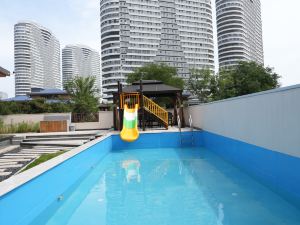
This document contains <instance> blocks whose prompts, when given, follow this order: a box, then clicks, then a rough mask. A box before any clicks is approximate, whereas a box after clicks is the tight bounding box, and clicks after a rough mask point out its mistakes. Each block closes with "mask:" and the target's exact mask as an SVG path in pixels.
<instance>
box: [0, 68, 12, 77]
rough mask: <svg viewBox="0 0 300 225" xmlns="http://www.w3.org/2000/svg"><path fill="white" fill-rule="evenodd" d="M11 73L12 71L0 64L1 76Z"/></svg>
mask: <svg viewBox="0 0 300 225" xmlns="http://www.w3.org/2000/svg"><path fill="white" fill-rule="evenodd" d="M9 75H10V72H9V71H8V70H6V69H4V68H3V67H1V66H0V77H7V76H9Z"/></svg>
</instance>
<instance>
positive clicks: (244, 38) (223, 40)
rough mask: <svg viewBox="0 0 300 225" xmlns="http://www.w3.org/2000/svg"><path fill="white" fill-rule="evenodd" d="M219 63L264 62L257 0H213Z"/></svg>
mask: <svg viewBox="0 0 300 225" xmlns="http://www.w3.org/2000/svg"><path fill="white" fill-rule="evenodd" d="M216 11H217V13H216V14H217V31H218V47H219V66H220V68H226V67H230V66H234V65H236V64H237V63H238V62H239V61H255V62H257V63H260V64H263V63H264V56H263V41H262V22H261V5H260V0H216Z"/></svg>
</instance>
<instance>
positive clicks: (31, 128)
mask: <svg viewBox="0 0 300 225" xmlns="http://www.w3.org/2000/svg"><path fill="white" fill-rule="evenodd" d="M39 131H40V125H39V123H26V122H21V123H17V124H12V125H5V124H4V123H3V121H2V120H1V119H0V134H10V133H31V132H32V133H36V132H39Z"/></svg>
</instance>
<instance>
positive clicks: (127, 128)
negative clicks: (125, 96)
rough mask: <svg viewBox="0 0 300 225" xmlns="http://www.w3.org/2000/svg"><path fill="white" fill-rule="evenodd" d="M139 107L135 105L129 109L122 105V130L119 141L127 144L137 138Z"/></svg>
mask: <svg viewBox="0 0 300 225" xmlns="http://www.w3.org/2000/svg"><path fill="white" fill-rule="evenodd" d="M138 110H139V105H138V104H135V108H133V109H129V108H128V106H127V104H125V105H124V119H123V129H122V131H121V133H120V136H121V139H122V140H123V141H127V142H133V141H135V140H136V139H138V137H139V131H138V128H137V125H138Z"/></svg>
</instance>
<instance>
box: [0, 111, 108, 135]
mask: <svg viewBox="0 0 300 225" xmlns="http://www.w3.org/2000/svg"><path fill="white" fill-rule="evenodd" d="M51 117H52V118H67V117H69V118H70V119H69V120H71V113H45V114H15V115H5V116H0V118H1V119H3V121H4V124H16V123H21V122H28V123H39V122H40V121H43V120H45V118H48V119H49V118H51ZM48 119H47V120H48ZM74 125H75V129H76V130H91V129H107V128H111V127H112V126H113V113H112V112H111V111H100V112H99V122H92V123H75V124H74Z"/></svg>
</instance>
